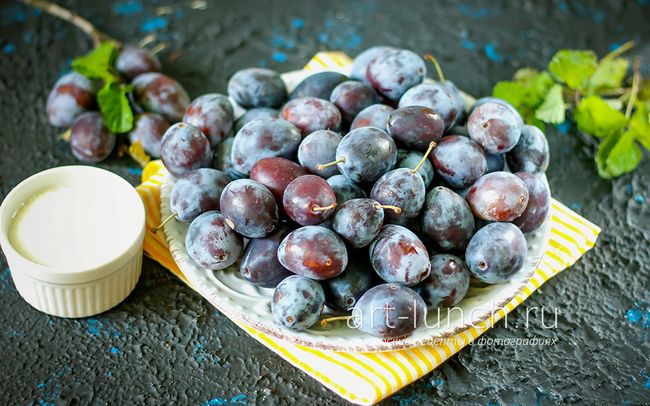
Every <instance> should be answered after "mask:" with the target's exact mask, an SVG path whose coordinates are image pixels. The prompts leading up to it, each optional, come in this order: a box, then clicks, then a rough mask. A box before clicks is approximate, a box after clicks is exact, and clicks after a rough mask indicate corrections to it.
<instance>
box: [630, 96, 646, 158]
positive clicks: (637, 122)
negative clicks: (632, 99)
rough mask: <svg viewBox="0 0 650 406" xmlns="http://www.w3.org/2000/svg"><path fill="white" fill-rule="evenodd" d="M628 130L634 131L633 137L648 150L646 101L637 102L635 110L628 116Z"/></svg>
mask: <svg viewBox="0 0 650 406" xmlns="http://www.w3.org/2000/svg"><path fill="white" fill-rule="evenodd" d="M630 131H631V132H632V133H634V138H635V139H636V140H637V141H639V142H640V143H641V145H643V147H644V148H645V149H647V150H648V151H650V113H648V103H646V102H638V103H637V104H636V111H635V112H634V114H633V115H632V117H631V118H630Z"/></svg>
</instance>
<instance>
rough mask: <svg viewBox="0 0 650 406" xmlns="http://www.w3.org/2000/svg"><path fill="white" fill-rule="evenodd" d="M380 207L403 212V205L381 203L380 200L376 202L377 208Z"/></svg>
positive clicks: (397, 212) (398, 212) (396, 212)
mask: <svg viewBox="0 0 650 406" xmlns="http://www.w3.org/2000/svg"><path fill="white" fill-rule="evenodd" d="M379 209H389V210H392V211H394V212H395V214H400V213H401V212H402V208H401V207H397V206H393V205H390V204H380V203H379V202H377V203H375V210H379Z"/></svg>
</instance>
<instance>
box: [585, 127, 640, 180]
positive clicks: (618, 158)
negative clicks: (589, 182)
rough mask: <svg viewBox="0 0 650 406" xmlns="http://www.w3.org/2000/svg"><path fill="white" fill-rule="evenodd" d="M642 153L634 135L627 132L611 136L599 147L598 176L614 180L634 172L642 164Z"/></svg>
mask: <svg viewBox="0 0 650 406" xmlns="http://www.w3.org/2000/svg"><path fill="white" fill-rule="evenodd" d="M641 156H642V152H641V149H640V148H639V146H638V145H637V144H636V143H635V142H634V134H633V133H632V132H631V131H627V132H625V133H623V134H622V135H620V134H611V135H609V136H608V137H607V138H605V140H603V142H601V143H600V145H599V146H598V153H597V154H596V165H597V167H598V174H599V175H600V176H601V177H602V178H605V179H612V178H615V177H617V176H621V175H623V174H624V173H627V172H631V171H633V170H634V169H635V168H636V167H637V166H638V165H639V162H641Z"/></svg>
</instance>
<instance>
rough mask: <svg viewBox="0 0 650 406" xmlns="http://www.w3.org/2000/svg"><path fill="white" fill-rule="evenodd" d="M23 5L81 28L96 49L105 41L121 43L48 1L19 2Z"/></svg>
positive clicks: (79, 17)
mask: <svg viewBox="0 0 650 406" xmlns="http://www.w3.org/2000/svg"><path fill="white" fill-rule="evenodd" d="M18 1H20V2H21V3H23V4H25V5H27V6H30V7H34V8H37V9H40V10H43V11H44V12H46V13H48V14H50V15H52V16H54V17H57V18H60V19H62V20H64V21H67V22H69V23H70V24H72V25H74V26H75V27H77V28H79V29H80V30H81V31H83V32H85V33H86V34H88V35H89V36H90V39H91V40H92V42H93V45H94V46H95V48H97V47H98V46H99V44H101V43H102V42H103V41H113V42H115V43H117V44H119V41H115V40H114V39H113V38H111V37H109V36H108V35H106V34H104V33H103V32H101V31H99V30H98V29H97V27H95V26H94V25H93V24H92V23H91V22H90V21H88V20H86V19H85V18H83V17H82V16H80V15H79V14H77V13H75V12H73V11H71V10H68V9H67V8H65V7H61V6H59V5H58V4H55V3H52V2H50V1H47V0H18Z"/></svg>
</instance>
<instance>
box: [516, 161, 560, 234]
mask: <svg viewBox="0 0 650 406" xmlns="http://www.w3.org/2000/svg"><path fill="white" fill-rule="evenodd" d="M516 175H517V176H518V177H519V178H520V179H521V180H523V181H524V183H525V184H526V189H527V190H528V204H527V205H526V210H524V212H523V213H521V216H519V217H517V218H516V219H514V220H512V222H513V223H514V224H515V225H516V226H517V227H519V229H520V230H521V231H522V232H524V233H530V232H531V231H535V230H537V229H538V228H539V227H540V226H541V225H542V224H543V223H544V220H546V218H547V217H548V212H549V210H550V209H551V193H550V191H549V190H548V186H547V184H546V182H544V178H542V176H540V175H536V174H532V173H528V172H519V173H517V174H516Z"/></svg>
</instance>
